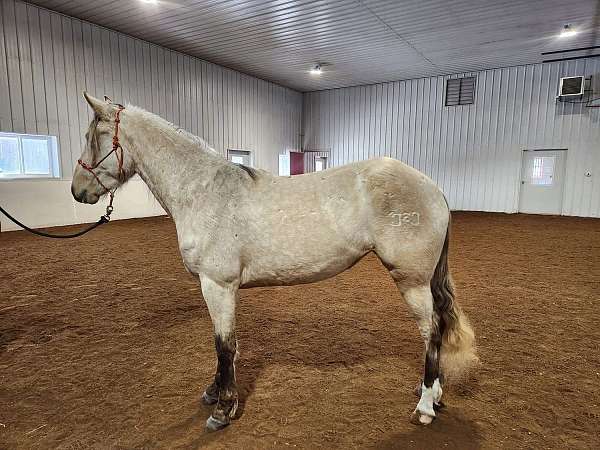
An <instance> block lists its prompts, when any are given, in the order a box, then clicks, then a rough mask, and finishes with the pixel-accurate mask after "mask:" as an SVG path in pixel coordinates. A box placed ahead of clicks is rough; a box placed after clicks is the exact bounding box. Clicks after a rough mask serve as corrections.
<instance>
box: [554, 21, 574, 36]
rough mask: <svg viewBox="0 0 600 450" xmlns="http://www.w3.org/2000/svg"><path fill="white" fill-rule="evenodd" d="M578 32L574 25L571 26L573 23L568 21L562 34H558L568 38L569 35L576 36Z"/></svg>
mask: <svg viewBox="0 0 600 450" xmlns="http://www.w3.org/2000/svg"><path fill="white" fill-rule="evenodd" d="M576 34H577V31H575V30H574V29H573V27H571V24H570V23H567V24H566V25H565V26H564V27H563V29H562V31H561V32H560V34H559V35H558V37H561V38H568V37H573V36H575V35H576Z"/></svg>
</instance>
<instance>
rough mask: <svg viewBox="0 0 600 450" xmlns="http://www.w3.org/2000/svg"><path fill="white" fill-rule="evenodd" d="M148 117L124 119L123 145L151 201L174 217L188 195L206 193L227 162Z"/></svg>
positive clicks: (142, 114) (134, 114)
mask: <svg viewBox="0 0 600 450" xmlns="http://www.w3.org/2000/svg"><path fill="white" fill-rule="evenodd" d="M146 114H147V113H146ZM148 116H149V115H148ZM148 116H146V115H144V113H140V112H132V113H131V115H130V116H129V117H127V118H125V120H124V121H123V123H122V128H121V130H122V131H121V132H122V139H123V145H124V147H125V151H131V153H132V157H133V159H134V161H135V164H136V168H137V173H138V174H139V175H140V177H141V178H142V179H143V180H144V181H145V182H146V184H147V185H148V187H149V188H150V190H151V191H152V193H153V194H154V197H156V199H157V200H158V202H159V203H160V204H161V205H162V207H163V208H165V209H166V210H167V212H168V213H169V215H171V216H172V217H176V216H177V215H179V213H180V212H181V211H183V210H184V209H185V208H186V205H189V202H190V201H191V200H192V198H191V195H194V196H198V195H202V194H203V192H204V191H206V189H207V186H208V185H209V184H210V183H211V181H212V179H213V176H214V173H215V171H216V170H218V168H219V167H220V166H223V165H226V164H227V161H226V160H225V159H224V158H222V157H221V156H219V155H218V154H216V153H215V152H214V151H213V150H212V149H209V148H208V147H206V146H204V145H203V144H202V143H201V142H200V141H195V140H193V139H192V138H191V137H190V135H187V134H185V133H180V132H178V131H177V130H176V129H175V128H174V127H172V126H171V125H170V124H168V123H167V122H165V121H163V120H162V119H160V118H157V117H156V116H149V117H150V120H149V119H148ZM127 119H129V120H127Z"/></svg>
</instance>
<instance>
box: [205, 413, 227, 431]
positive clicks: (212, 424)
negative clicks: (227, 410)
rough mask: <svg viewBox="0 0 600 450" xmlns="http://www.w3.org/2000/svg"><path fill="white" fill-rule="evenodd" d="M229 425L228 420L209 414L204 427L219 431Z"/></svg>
mask: <svg viewBox="0 0 600 450" xmlns="http://www.w3.org/2000/svg"><path fill="white" fill-rule="evenodd" d="M227 425H229V421H227V422H223V421H221V420H219V419H215V418H214V417H213V416H210V417H209V418H208V419H207V420H206V429H207V430H208V431H219V430H222V429H223V428H225V427H226V426H227Z"/></svg>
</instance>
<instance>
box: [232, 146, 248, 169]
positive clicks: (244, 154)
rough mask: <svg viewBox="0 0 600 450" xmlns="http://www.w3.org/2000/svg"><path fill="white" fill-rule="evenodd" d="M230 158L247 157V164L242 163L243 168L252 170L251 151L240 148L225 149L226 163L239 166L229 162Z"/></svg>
mask: <svg viewBox="0 0 600 450" xmlns="http://www.w3.org/2000/svg"><path fill="white" fill-rule="evenodd" d="M232 156H241V157H248V161H249V162H248V164H245V163H242V164H243V165H244V166H247V167H252V168H254V158H253V157H252V151H251V150H243V149H240V148H228V149H227V161H229V162H231V163H233V164H239V163H236V162H233V161H232V160H231V157H232Z"/></svg>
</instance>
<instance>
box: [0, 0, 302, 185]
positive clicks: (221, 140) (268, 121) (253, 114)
mask: <svg viewBox="0 0 600 450" xmlns="http://www.w3.org/2000/svg"><path fill="white" fill-rule="evenodd" d="M0 20H1V24H2V26H1V29H0V98H1V99H2V101H0V128H1V131H14V132H26V133H41V134H46V133H47V134H51V135H55V136H57V137H58V142H59V148H60V154H61V169H62V175H63V177H64V178H69V177H70V176H71V175H72V170H73V166H74V163H75V161H76V160H77V158H78V157H79V155H80V153H81V150H82V144H83V135H84V130H85V128H86V127H87V125H88V123H89V120H90V112H89V108H88V106H87V104H86V103H85V101H84V100H83V98H82V96H81V93H82V92H83V91H84V90H87V91H89V92H91V93H92V94H94V95H96V96H102V95H108V96H109V97H111V98H112V99H113V100H115V101H118V102H122V103H128V102H129V103H131V104H134V105H138V106H141V107H143V108H145V109H147V110H150V111H153V112H155V113H157V114H159V115H161V116H163V117H165V118H166V119H167V120H169V121H172V122H174V123H176V124H178V125H179V126H181V127H183V128H185V129H187V130H189V131H191V132H192V133H194V134H198V135H199V136H201V137H203V138H204V139H206V140H207V141H208V142H209V143H210V144H211V145H213V146H214V147H215V148H216V149H217V150H218V151H219V152H221V153H222V154H225V152H226V149H227V148H243V149H246V150H252V151H253V154H254V162H255V164H256V165H257V166H258V167H260V168H263V169H266V170H269V171H271V172H273V173H277V165H278V154H279V153H281V152H283V151H284V150H285V149H297V148H299V146H300V142H299V139H300V124H301V110H302V95H301V94H300V93H298V92H296V91H293V90H290V89H287V88H284V87H281V86H278V85H275V84H273V83H269V82H266V81H263V80H258V79H256V78H252V77H250V76H248V75H244V74H240V73H239V72H235V71H233V70H230V69H226V68H223V67H220V66H217V65H215V64H212V63H208V62H206V61H202V60H199V59H197V58H193V57H190V56H187V55H183V54H180V53H177V52H174V51H171V50H168V49H165V48H162V47H159V46H157V45H154V44H150V43H148V42H144V41H141V40H138V39H135V38H132V37H130V36H126V35H123V34H120V33H117V32H115V31H111V30H107V29H105V28H101V27H99V26H96V25H92V24H90V23H87V22H82V21H80V20H78V19H74V18H71V17H67V16H63V15H61V14H58V13H54V12H50V11H48V10H45V9H42V8H39V7H37V6H34V5H31V4H27V3H23V2H21V1H15V0H2V1H0Z"/></svg>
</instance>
